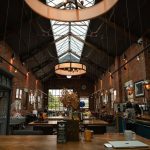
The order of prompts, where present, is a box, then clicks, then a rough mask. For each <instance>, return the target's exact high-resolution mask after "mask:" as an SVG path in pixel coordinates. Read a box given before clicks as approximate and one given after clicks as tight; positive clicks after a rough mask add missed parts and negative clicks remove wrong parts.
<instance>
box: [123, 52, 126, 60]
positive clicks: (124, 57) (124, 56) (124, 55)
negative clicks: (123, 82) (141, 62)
mask: <svg viewBox="0 0 150 150" xmlns="http://www.w3.org/2000/svg"><path fill="white" fill-rule="evenodd" d="M123 60H124V61H126V60H127V56H126V54H125V53H124V54H123Z"/></svg>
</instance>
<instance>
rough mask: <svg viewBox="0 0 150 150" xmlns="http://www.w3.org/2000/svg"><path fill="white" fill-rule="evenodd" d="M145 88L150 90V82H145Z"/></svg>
mask: <svg viewBox="0 0 150 150" xmlns="http://www.w3.org/2000/svg"><path fill="white" fill-rule="evenodd" d="M143 86H144V88H145V89H146V90H150V80H145V81H144V82H143Z"/></svg>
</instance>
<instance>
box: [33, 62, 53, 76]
mask: <svg viewBox="0 0 150 150" xmlns="http://www.w3.org/2000/svg"><path fill="white" fill-rule="evenodd" d="M50 62H52V60H51V59H47V60H45V61H44V62H42V63H41V64H39V65H37V66H35V67H33V68H31V70H32V72H33V73H35V72H37V71H39V70H40V69H42V68H44V67H45V66H47V65H48V64H49V63H50Z"/></svg>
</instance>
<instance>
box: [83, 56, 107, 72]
mask: <svg viewBox="0 0 150 150" xmlns="http://www.w3.org/2000/svg"><path fill="white" fill-rule="evenodd" d="M82 61H85V62H87V63H88V64H91V65H94V66H95V67H96V68H97V69H98V70H100V71H101V72H102V73H104V72H105V71H106V70H107V69H106V68H104V67H102V66H100V65H98V64H96V63H95V62H93V61H92V60H90V59H88V58H85V57H83V58H82Z"/></svg>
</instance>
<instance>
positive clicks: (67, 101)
mask: <svg viewBox="0 0 150 150" xmlns="http://www.w3.org/2000/svg"><path fill="white" fill-rule="evenodd" d="M60 101H61V102H62V103H63V105H64V107H67V108H69V107H72V108H73V109H77V108H78V106H79V99H78V95H77V93H75V92H69V91H68V90H66V89H64V90H63V91H62V97H61V98H60Z"/></svg>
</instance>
